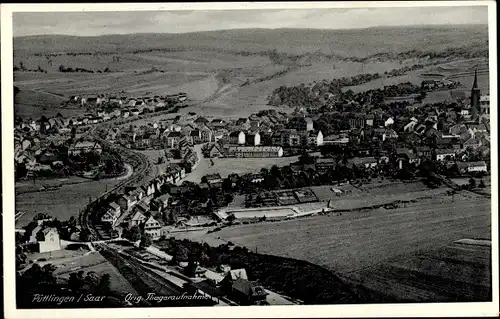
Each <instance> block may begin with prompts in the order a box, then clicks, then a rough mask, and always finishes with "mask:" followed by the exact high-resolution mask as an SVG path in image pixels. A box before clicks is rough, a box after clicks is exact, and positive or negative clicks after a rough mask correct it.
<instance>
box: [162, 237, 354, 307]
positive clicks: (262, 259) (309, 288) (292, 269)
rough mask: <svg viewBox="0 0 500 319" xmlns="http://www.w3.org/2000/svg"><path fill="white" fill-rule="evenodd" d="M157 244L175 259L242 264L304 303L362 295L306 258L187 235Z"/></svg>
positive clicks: (346, 299) (272, 286) (251, 276)
mask: <svg viewBox="0 0 500 319" xmlns="http://www.w3.org/2000/svg"><path fill="white" fill-rule="evenodd" d="M159 245H161V246H162V249H163V250H164V251H165V252H166V253H168V254H171V255H172V256H174V260H175V261H188V262H199V263H200V265H201V266H205V267H210V268H213V267H216V266H218V265H221V264H229V265H230V266H231V268H233V269H237V268H245V269H246V271H247V274H248V277H249V280H251V281H257V282H259V284H262V285H263V286H264V287H266V288H269V289H271V290H273V291H276V292H279V293H283V294H285V295H287V296H290V297H292V298H297V299H300V300H303V301H304V302H305V303H306V304H332V303H351V302H359V301H361V299H362V296H359V295H356V294H354V293H353V291H352V290H351V288H350V287H349V286H347V285H346V284H345V283H343V282H342V281H341V280H340V279H339V278H338V277H336V276H335V275H334V274H333V273H331V272H330V271H328V270H326V269H324V268H322V267H320V266H316V265H313V264H311V263H308V262H305V261H299V260H294V259H288V258H282V257H277V256H271V255H261V254H258V253H254V252H251V251H249V250H248V249H247V248H245V247H238V246H236V247H232V245H231V244H225V245H220V246H218V247H211V246H210V245H208V244H207V243H203V244H201V243H197V242H191V241H189V240H186V239H185V240H182V241H181V240H176V239H174V238H169V239H165V240H162V241H160V242H159Z"/></svg>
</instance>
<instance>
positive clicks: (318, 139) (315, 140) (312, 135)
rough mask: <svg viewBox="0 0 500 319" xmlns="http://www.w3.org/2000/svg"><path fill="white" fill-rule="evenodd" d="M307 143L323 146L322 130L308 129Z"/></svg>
mask: <svg viewBox="0 0 500 319" xmlns="http://www.w3.org/2000/svg"><path fill="white" fill-rule="evenodd" d="M308 132H309V135H308V137H307V145H311V146H321V145H323V143H324V141H323V133H321V131H308Z"/></svg>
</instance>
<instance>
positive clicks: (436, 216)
mask: <svg viewBox="0 0 500 319" xmlns="http://www.w3.org/2000/svg"><path fill="white" fill-rule="evenodd" d="M490 229H491V213H490V202H489V201H488V200H485V199H484V198H476V199H474V200H471V199H469V200H467V201H466V200H461V201H458V200H455V202H452V201H451V199H450V200H449V201H447V202H442V203H435V202H430V201H422V202H419V203H418V204H415V205H411V206H408V207H406V208H398V209H391V210H385V209H377V210H371V211H365V212H351V213H344V214H342V215H338V214H335V215H330V216H315V217H308V218H302V219H299V220H291V221H283V222H274V223H260V224H253V225H242V226H234V227H229V228H225V229H223V230H221V231H220V232H217V233H214V234H213V236H215V237H220V238H222V239H224V240H228V241H232V242H234V243H237V244H240V245H243V246H246V247H248V248H250V249H256V248H257V249H258V251H259V252H262V253H267V254H273V255H280V256H284V257H292V258H297V259H304V260H307V261H310V262H313V263H316V264H319V265H322V266H325V267H327V268H329V269H331V270H333V271H335V272H338V273H340V274H344V275H346V274H348V273H351V272H355V271H359V270H362V269H364V268H366V267H371V266H374V265H376V264H378V263H381V262H383V261H385V260H387V259H390V258H394V257H397V256H399V255H402V254H409V253H412V252H416V251H426V250H430V249H435V248H438V247H442V246H445V245H447V244H448V243H450V242H452V241H454V240H458V239H461V238H474V237H484V236H487V234H489V232H490ZM207 236H209V235H207Z"/></svg>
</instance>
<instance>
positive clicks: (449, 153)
mask: <svg viewBox="0 0 500 319" xmlns="http://www.w3.org/2000/svg"><path fill="white" fill-rule="evenodd" d="M447 157H448V158H450V159H454V158H455V151H454V150H452V149H449V150H447V149H437V150H436V160H437V161H444V160H445V159H446V158H447Z"/></svg>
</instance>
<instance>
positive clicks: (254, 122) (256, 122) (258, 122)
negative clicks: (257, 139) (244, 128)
mask: <svg viewBox="0 0 500 319" xmlns="http://www.w3.org/2000/svg"><path fill="white" fill-rule="evenodd" d="M261 122H262V121H261V120H260V119H258V118H252V119H250V127H253V128H256V127H260V125H261Z"/></svg>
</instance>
